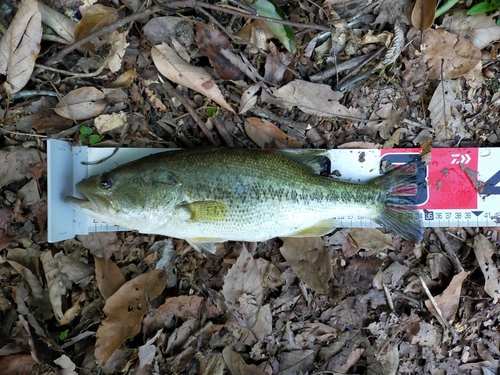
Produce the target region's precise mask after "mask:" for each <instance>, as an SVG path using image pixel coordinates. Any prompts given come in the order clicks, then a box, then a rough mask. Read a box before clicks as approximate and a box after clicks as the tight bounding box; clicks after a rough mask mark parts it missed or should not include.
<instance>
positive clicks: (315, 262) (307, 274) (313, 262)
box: [280, 237, 332, 294]
mask: <svg viewBox="0 0 500 375" xmlns="http://www.w3.org/2000/svg"><path fill="white" fill-rule="evenodd" d="M280 251H281V254H283V256H284V257H285V259H286V261H287V262H288V263H289V264H290V266H291V267H292V269H293V271H294V272H295V273H296V274H297V276H298V277H299V278H300V280H302V282H304V283H305V284H307V286H309V287H310V288H311V289H312V290H314V291H316V292H318V293H323V294H327V293H328V291H329V288H328V281H329V280H330V278H331V277H332V265H331V263H330V255H329V254H328V251H327V250H326V248H325V243H324V241H323V239H322V238H321V237H309V238H308V237H299V238H285V239H284V241H283V246H282V247H281V248H280Z"/></svg>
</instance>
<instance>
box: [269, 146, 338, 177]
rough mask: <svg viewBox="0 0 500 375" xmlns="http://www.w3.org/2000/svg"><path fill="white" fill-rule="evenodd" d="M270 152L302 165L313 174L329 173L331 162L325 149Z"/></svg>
mask: <svg viewBox="0 0 500 375" xmlns="http://www.w3.org/2000/svg"><path fill="white" fill-rule="evenodd" d="M272 152H274V153H276V154H279V155H281V156H284V157H285V158H287V159H290V160H293V161H294V162H296V163H299V164H302V165H304V166H305V167H307V169H309V171H311V172H312V173H314V174H330V169H331V164H332V163H331V161H330V159H329V158H328V153H327V151H326V150H304V149H287V150H276V151H272Z"/></svg>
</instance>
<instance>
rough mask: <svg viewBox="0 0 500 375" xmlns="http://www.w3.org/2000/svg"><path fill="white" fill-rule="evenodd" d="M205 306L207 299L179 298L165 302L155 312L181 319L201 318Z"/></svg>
mask: <svg viewBox="0 0 500 375" xmlns="http://www.w3.org/2000/svg"><path fill="white" fill-rule="evenodd" d="M204 306H205V298H203V297H200V296H178V297H170V298H167V299H166V300H165V302H164V303H163V305H161V306H160V307H158V309H156V310H155V311H156V312H158V313H162V314H174V315H175V316H177V317H179V318H181V319H191V318H199V317H200V316H201V314H202V310H203V308H204Z"/></svg>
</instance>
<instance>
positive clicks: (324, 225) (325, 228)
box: [286, 219, 337, 237]
mask: <svg viewBox="0 0 500 375" xmlns="http://www.w3.org/2000/svg"><path fill="white" fill-rule="evenodd" d="M336 227H337V221H336V220H335V219H327V220H323V221H320V222H318V223H316V224H314V225H313V226H310V227H308V228H305V229H301V230H300V231H298V232H295V233H292V234H290V235H287V236H286V237H318V236H324V235H325V234H328V233H330V232H332V231H333V230H334V229H335V228H336Z"/></svg>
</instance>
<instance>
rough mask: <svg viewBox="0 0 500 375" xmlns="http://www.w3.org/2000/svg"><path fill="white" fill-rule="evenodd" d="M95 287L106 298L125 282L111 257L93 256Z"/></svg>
mask: <svg viewBox="0 0 500 375" xmlns="http://www.w3.org/2000/svg"><path fill="white" fill-rule="evenodd" d="M94 263H95V277H96V281H97V287H98V288H99V290H100V291H101V294H102V296H103V297H104V299H106V300H107V299H108V298H109V297H111V296H112V295H113V294H115V293H116V291H117V290H118V289H120V288H121V287H122V285H123V284H125V283H126V282H127V280H126V279H125V276H123V274H122V271H120V268H119V267H118V266H117V265H116V264H115V262H113V261H112V260H111V259H104V258H99V257H96V256H94Z"/></svg>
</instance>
